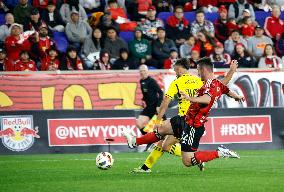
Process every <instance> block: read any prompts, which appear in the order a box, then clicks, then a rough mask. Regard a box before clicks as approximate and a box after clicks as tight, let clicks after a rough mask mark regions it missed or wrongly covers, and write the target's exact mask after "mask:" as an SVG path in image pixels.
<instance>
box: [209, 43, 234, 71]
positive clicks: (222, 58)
mask: <svg viewBox="0 0 284 192" xmlns="http://www.w3.org/2000/svg"><path fill="white" fill-rule="evenodd" d="M210 59H211V62H212V63H213V65H214V67H215V68H227V67H230V63H231V56H230V55H229V54H227V53H224V46H223V44H222V43H220V42H217V43H216V45H215V47H214V52H213V53H212V54H211V55H210Z"/></svg>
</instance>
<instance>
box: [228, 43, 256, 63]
mask: <svg viewBox="0 0 284 192" xmlns="http://www.w3.org/2000/svg"><path fill="white" fill-rule="evenodd" d="M233 59H234V60H237V61H238V67H241V68H254V67H256V66H255V60H254V58H253V57H252V56H251V55H250V54H249V53H248V51H247V50H246V48H245V46H244V45H243V44H242V43H237V44H236V46H235V56H234V57H233Z"/></svg>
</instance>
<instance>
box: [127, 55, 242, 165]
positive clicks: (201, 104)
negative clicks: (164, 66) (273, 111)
mask: <svg viewBox="0 0 284 192" xmlns="http://www.w3.org/2000/svg"><path fill="white" fill-rule="evenodd" d="M197 70H198V74H199V76H200V77H201V80H203V81H205V82H204V85H203V86H202V87H201V88H200V89H199V90H198V94H197V97H190V96H188V95H187V94H185V93H181V94H182V97H183V98H184V99H187V100H188V101H190V102H192V104H191V106H190V107H189V109H188V112H187V115H186V118H181V119H180V122H179V123H175V124H173V125H172V126H157V129H156V131H155V132H153V133H150V134H147V135H145V136H143V137H141V138H135V137H134V136H133V135H132V134H131V133H130V132H129V131H127V130H124V132H123V134H124V136H125V137H126V139H127V141H128V145H129V147H130V148H134V147H136V146H137V145H139V144H145V143H148V142H149V143H150V142H156V141H158V140H160V139H162V138H163V137H164V136H165V135H175V136H179V137H181V141H180V143H181V151H182V160H183V163H184V165H185V166H194V165H201V164H202V163H204V162H207V161H210V160H213V159H215V158H219V157H231V158H239V155H238V154H236V153H235V152H233V151H231V150H229V149H227V148H225V147H224V146H219V147H218V150H216V151H197V149H198V146H199V141H200V139H201V137H202V135H203V133H204V131H205V128H204V123H205V122H206V118H207V117H208V115H209V111H210V110H211V108H212V106H213V104H214V103H215V102H216V101H217V100H218V99H219V98H220V97H221V95H222V94H226V95H228V96H229V97H232V98H234V99H235V100H236V101H242V100H243V96H239V95H237V94H235V93H234V92H231V91H230V90H229V88H228V87H227V86H225V85H223V84H222V82H221V81H219V80H217V79H215V78H214V74H213V64H212V62H211V61H210V59H209V58H203V59H200V60H199V61H198V67H197Z"/></svg>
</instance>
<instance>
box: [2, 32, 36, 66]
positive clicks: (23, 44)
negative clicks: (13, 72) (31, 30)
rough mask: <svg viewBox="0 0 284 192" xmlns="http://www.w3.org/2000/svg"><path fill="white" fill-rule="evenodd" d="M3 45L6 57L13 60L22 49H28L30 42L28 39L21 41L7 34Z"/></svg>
mask: <svg viewBox="0 0 284 192" xmlns="http://www.w3.org/2000/svg"><path fill="white" fill-rule="evenodd" d="M5 47H6V51H7V58H8V59H9V60H10V61H12V62H15V61H16V60H17V59H18V58H19V56H20V52H22V51H30V47H31V45H30V42H29V40H28V39H26V40H24V41H22V40H18V39H16V37H14V36H8V37H7V38H6V40H5Z"/></svg>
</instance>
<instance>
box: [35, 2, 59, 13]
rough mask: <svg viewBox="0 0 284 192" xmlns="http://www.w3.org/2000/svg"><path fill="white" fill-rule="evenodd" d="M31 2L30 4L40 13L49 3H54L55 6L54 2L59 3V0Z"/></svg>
mask: <svg viewBox="0 0 284 192" xmlns="http://www.w3.org/2000/svg"><path fill="white" fill-rule="evenodd" d="M32 2H33V3H32V6H33V7H34V8H37V9H38V10H39V12H40V15H42V12H43V11H44V10H45V9H46V8H47V6H48V5H49V4H54V5H55V6H56V2H57V3H61V1H56V0H33V1H32Z"/></svg>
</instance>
